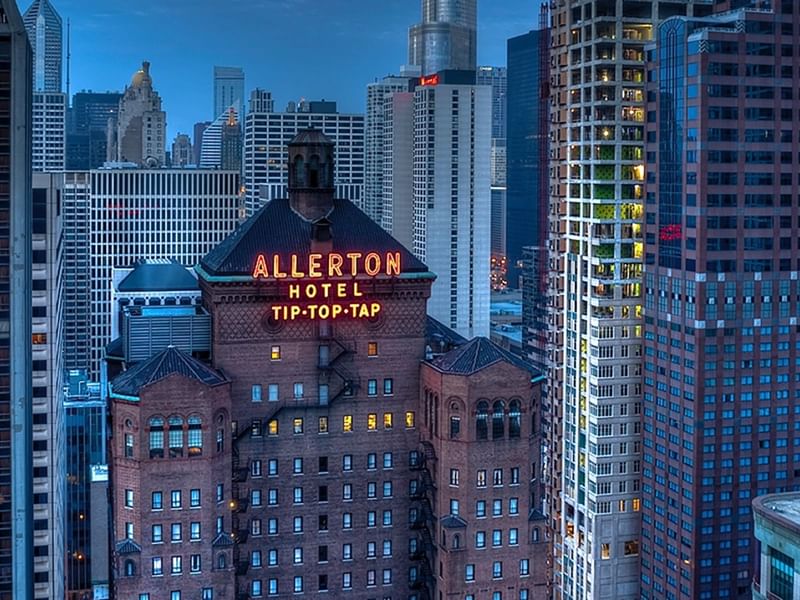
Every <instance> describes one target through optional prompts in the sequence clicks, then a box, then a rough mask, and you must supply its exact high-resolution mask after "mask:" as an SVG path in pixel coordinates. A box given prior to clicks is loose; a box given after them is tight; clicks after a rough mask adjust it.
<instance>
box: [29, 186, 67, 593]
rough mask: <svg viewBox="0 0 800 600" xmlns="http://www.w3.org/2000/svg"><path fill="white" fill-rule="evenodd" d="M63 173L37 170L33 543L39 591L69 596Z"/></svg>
mask: <svg viewBox="0 0 800 600" xmlns="http://www.w3.org/2000/svg"><path fill="white" fill-rule="evenodd" d="M58 177H60V175H55V174H48V173H36V174H34V176H33V298H32V317H33V319H32V327H33V335H32V341H33V352H32V359H33V363H32V364H33V400H32V404H33V465H34V469H33V489H34V495H33V511H34V519H35V522H36V523H38V526H37V527H34V532H33V536H34V537H33V547H34V556H35V557H36V560H35V561H34V595H35V597H36V598H48V599H53V600H54V599H56V598H59V599H60V598H64V547H65V546H64V507H65V503H66V498H65V493H66V490H65V485H66V478H65V464H64V456H65V448H66V439H65V431H64V411H63V402H62V393H63V390H62V387H63V386H62V378H63V372H64V370H63V358H62V357H63V353H62V344H61V342H62V332H63V314H62V312H61V307H62V268H61V267H62V257H63V236H62V231H63V230H62V226H61V223H62V218H61V198H60V196H59V191H58V189H57V184H56V179H57V178H58Z"/></svg>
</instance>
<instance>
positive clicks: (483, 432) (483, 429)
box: [475, 400, 489, 440]
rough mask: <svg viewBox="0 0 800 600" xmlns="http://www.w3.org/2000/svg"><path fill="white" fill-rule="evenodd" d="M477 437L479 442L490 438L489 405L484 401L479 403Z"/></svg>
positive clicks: (476, 422)
mask: <svg viewBox="0 0 800 600" xmlns="http://www.w3.org/2000/svg"><path fill="white" fill-rule="evenodd" d="M475 437H477V438H478V439H479V440H486V439H488V438H489V403H488V402H486V401H484V400H481V401H480V402H478V414H477V416H476V418H475Z"/></svg>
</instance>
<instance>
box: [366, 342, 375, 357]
mask: <svg viewBox="0 0 800 600" xmlns="http://www.w3.org/2000/svg"><path fill="white" fill-rule="evenodd" d="M367 356H378V342H369V343H368V344H367Z"/></svg>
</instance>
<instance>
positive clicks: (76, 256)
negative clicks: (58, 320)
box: [58, 171, 92, 371]
mask: <svg viewBox="0 0 800 600" xmlns="http://www.w3.org/2000/svg"><path fill="white" fill-rule="evenodd" d="M90 181H91V177H90V174H89V172H87V171H74V172H67V173H64V174H63V175H62V176H61V178H60V181H59V183H58V186H59V188H60V192H61V209H62V213H63V217H62V219H63V232H64V263H63V270H64V288H63V289H64V292H63V302H64V306H63V309H62V310H63V314H64V327H63V346H64V368H65V369H67V370H83V371H88V370H89V365H90V363H91V361H90V358H91V344H92V335H91V331H92V328H91V321H92V320H91V316H90V315H91V306H92V293H91V289H92V286H91V270H90V267H89V265H90V262H91V260H90V257H91V234H90V231H91V214H92V211H91V193H90V192H91V185H90Z"/></svg>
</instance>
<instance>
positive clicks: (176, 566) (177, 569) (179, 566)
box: [170, 556, 183, 575]
mask: <svg viewBox="0 0 800 600" xmlns="http://www.w3.org/2000/svg"><path fill="white" fill-rule="evenodd" d="M171 566H172V568H171V569H170V572H171V573H172V574H173V575H176V574H178V573H182V572H183V557H182V556H173V557H172V561H171Z"/></svg>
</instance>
